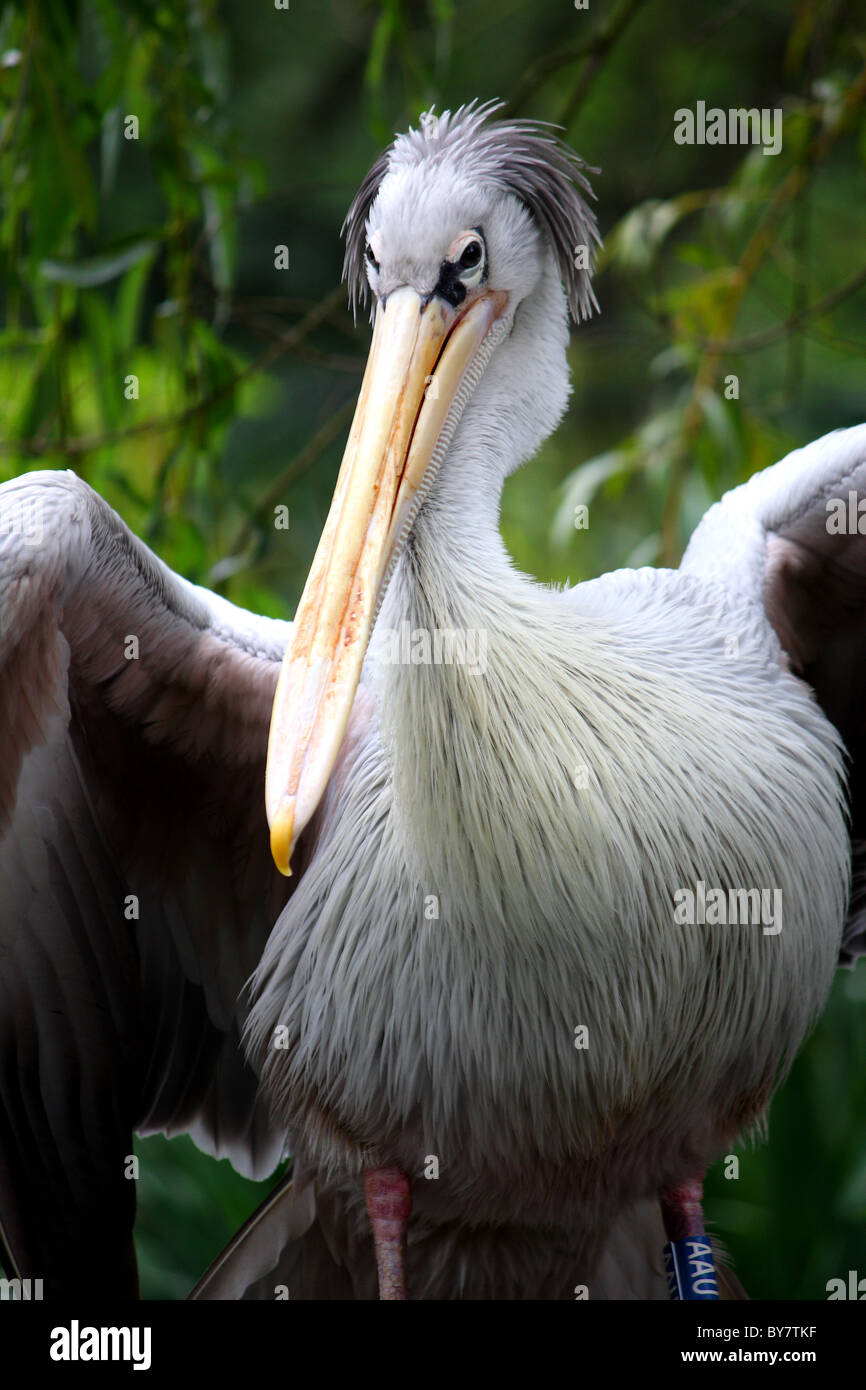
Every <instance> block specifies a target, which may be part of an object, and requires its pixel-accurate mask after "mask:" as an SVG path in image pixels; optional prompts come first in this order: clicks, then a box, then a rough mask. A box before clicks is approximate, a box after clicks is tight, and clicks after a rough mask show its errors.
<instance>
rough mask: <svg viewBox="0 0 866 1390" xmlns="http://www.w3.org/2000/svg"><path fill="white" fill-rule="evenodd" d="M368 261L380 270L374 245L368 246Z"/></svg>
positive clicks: (375, 268)
mask: <svg viewBox="0 0 866 1390" xmlns="http://www.w3.org/2000/svg"><path fill="white" fill-rule="evenodd" d="M367 261H368V263H369V264H370V265H371V266H372V267H373V269H374V270H378V269H379V262H378V261H377V260H376V257H375V256H374V255H373V248H372V246H368V247H367Z"/></svg>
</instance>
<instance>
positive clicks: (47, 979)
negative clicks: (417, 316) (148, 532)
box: [0, 473, 290, 1294]
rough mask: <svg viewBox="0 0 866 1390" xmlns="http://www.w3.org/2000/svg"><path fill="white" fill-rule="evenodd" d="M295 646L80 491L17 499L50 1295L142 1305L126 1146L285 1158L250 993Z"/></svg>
mask: <svg viewBox="0 0 866 1390" xmlns="http://www.w3.org/2000/svg"><path fill="white" fill-rule="evenodd" d="M288 632H289V625H288V624H285V623H279V622H274V621H271V620H268V619H264V618H256V617H253V616H252V615H251V614H248V613H245V612H243V611H242V610H240V609H237V608H235V607H234V606H233V605H231V604H229V603H226V602H225V601H224V600H222V599H220V598H218V597H216V596H215V595H213V594H210V593H208V592H207V591H205V590H202V589H198V588H196V587H194V586H193V585H191V584H188V583H186V582H185V581H183V580H181V579H179V578H178V577H177V576H176V575H174V574H172V573H171V571H170V570H168V569H167V568H166V567H165V566H164V565H163V564H161V562H160V561H159V560H157V559H156V557H155V556H154V555H152V554H151V552H150V551H149V550H148V549H147V548H146V547H145V546H144V545H142V544H141V543H140V542H139V541H138V540H137V539H136V538H135V537H134V536H133V535H132V534H131V532H130V531H129V530H128V529H127V527H126V526H125V525H124V524H123V522H122V521H121V520H120V519H119V517H118V516H116V515H115V513H114V512H112V511H111V509H110V508H109V507H108V506H107V505H106V504H105V503H104V502H103V501H102V500H101V499H100V498H99V497H98V496H97V495H96V494H95V493H94V492H93V491H92V490H91V489H90V488H89V487H87V486H86V484H84V483H83V482H81V481H80V480H79V479H78V478H77V477H75V475H74V474H71V473H31V474H28V475H25V476H24V477H22V478H19V479H16V480H15V481H13V482H11V483H7V484H5V485H4V486H3V487H0V691H2V697H0V1235H2V1244H3V1245H4V1246H5V1263H7V1264H11V1265H12V1268H13V1270H14V1271H15V1272H16V1273H18V1274H20V1275H21V1276H22V1277H28V1276H29V1277H34V1278H40V1277H41V1278H43V1279H45V1281H46V1284H45V1289H46V1292H49V1291H57V1290H59V1289H60V1288H69V1287H71V1286H75V1287H79V1288H80V1287H81V1286H82V1284H83V1285H84V1287H86V1288H87V1289H88V1292H90V1293H93V1292H95V1291H105V1290H110V1291H111V1292H113V1293H114V1294H117V1293H118V1292H119V1291H121V1290H122V1289H124V1288H126V1289H127V1290H128V1291H129V1292H134V1291H135V1287H136V1281H135V1272H134V1256H133V1255H132V1245H131V1227H132V1220H133V1215H134V1205H135V1203H134V1196H133V1193H134V1189H135V1184H134V1182H133V1181H130V1180H129V1170H128V1168H127V1167H126V1164H125V1159H126V1156H127V1155H128V1154H129V1153H130V1150H131V1136H132V1133H133V1132H139V1133H148V1132H153V1131H164V1132H165V1133H168V1134H173V1133H177V1132H179V1131H186V1132H188V1133H190V1134H191V1135H192V1136H193V1138H194V1139H195V1141H196V1143H198V1144H199V1145H200V1146H201V1147H202V1148H204V1149H205V1150H207V1151H208V1152H210V1153H212V1154H215V1155H217V1156H220V1157H221V1156H227V1157H229V1158H230V1159H231V1161H232V1162H233V1164H234V1165H235V1166H236V1167H237V1168H238V1169H239V1170H240V1171H241V1172H243V1173H246V1174H248V1175H250V1176H258V1177H261V1176H264V1175H265V1174H267V1173H268V1172H270V1171H271V1170H272V1169H273V1167H274V1165H275V1164H276V1162H277V1161H278V1159H279V1157H280V1155H281V1150H282V1145H283V1136H282V1135H281V1134H280V1133H279V1132H277V1131H276V1130H275V1129H274V1128H273V1126H272V1125H271V1124H270V1123H269V1121H268V1118H267V1112H266V1110H265V1108H264V1106H263V1104H262V1103H261V1102H260V1101H259V1100H258V1099H257V1086H256V1079H255V1077H254V1075H253V1073H252V1072H251V1070H250V1068H249V1067H248V1065H247V1063H246V1062H245V1060H244V1057H243V1053H242V1051H241V1048H240V1041H239V1039H240V1032H241V1029H242V1027H243V1023H244V1019H245V1010H244V1007H243V1004H242V1002H240V1001H239V994H240V992H241V990H242V988H243V985H244V982H245V981H246V979H247V977H248V976H249V975H250V973H251V972H252V970H253V969H254V968H255V966H256V965H257V963H258V960H259V956H260V954H261V951H262V948H263V946H264V943H265V940H266V938H267V935H268V933H269V931H270V928H271V926H272V924H273V922H274V921H275V920H276V917H277V916H278V914H279V911H280V909H281V908H282V906H283V905H284V903H285V901H286V898H287V895H288V892H289V888H290V884H288V883H287V882H286V881H285V880H284V879H282V878H281V877H280V876H279V875H278V874H277V872H276V870H275V869H274V868H273V865H272V863H271V859H270V855H269V852H268V834H267V826H266V822H265V815H264V800H263V788H264V763H265V754H266V746H267V733H268V724H269V716H270V709H271V703H272V699H273V693H274V688H275V685H276V679H277V674H278V670H279V661H280V658H281V656H282V652H283V649H284V646H285V642H286V638H287V635H288Z"/></svg>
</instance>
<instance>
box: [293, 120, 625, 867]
mask: <svg viewBox="0 0 866 1390" xmlns="http://www.w3.org/2000/svg"><path fill="white" fill-rule="evenodd" d="M498 106H499V103H495V102H494V103H487V104H485V105H481V106H477V105H475V104H471V105H469V106H466V107H461V108H460V110H458V111H457V112H456V113H454V114H452V113H450V112H444V113H443V114H442V115H441V116H435V115H434V114H433V113H432V112H430V113H427V114H426V115H425V116H423V117H422V118H421V121H420V125H419V129H417V130H415V129H410V130H409V131H408V132H407V133H406V134H405V135H400V136H398V137H397V139H396V140H395V141H394V142H393V144H392V145H391V146H390V148H389V149H388V150H387V151H386V152H385V153H384V154H383V155H382V156H381V157H380V158H379V159H378V160H377V161H376V163H375V164H374V165H373V167H372V169H371V170H370V172H369V173H368V175H367V177H366V178H365V180H364V182H363V184H362V185H361V188H360V190H359V192H358V194H357V196H356V198H355V200H354V202H353V203H352V206H351V208H350V209H349V213H348V215H347V217H346V221H345V224H344V229H343V230H344V232H345V236H346V256H345V263H344V268H343V273H344V278H345V279H346V280H347V282H348V286H349V292H350V295H351V298H352V302H353V305H354V306H355V308H356V309H357V306H358V304H359V303H364V302H366V301H367V300H371V301H372V305H373V341H372V344H371V347H370V356H369V360H368V363H367V368H366V372H365V374H364V380H363V384H362V386H361V394H360V397H359V400H358V406H357V409H356V412H355V417H354V420H353V423H352V428H351V431H350V434H349V439H348V443H347V445H346V451H345V454H344V456H343V462H342V465H341V468H340V473H339V476H338V479H337V485H336V490H335V492H334V498H333V502H332V504H331V509H330V512H329V515H328V519H327V522H326V524H325V528H324V531H323V533H322V538H321V540H320V542H319V546H318V549H317V551H316V555H315V558H314V560H313V565H312V568H311V570H310V574H309V577H308V579H307V583H306V586H305V588H304V592H303V594H302V596H301V601H300V604H299V605H298V610H297V614H296V616H295V624H294V629H293V634H292V640H291V642H290V645H289V648H288V650H287V652H286V655H285V659H284V661H283V666H282V670H281V672H280V679H279V683H278V686H277V692H276V697H275V701H274V710H273V716H272V720H271V731H270V741H269V747H268V767H267V778H266V792H265V795H266V808H267V814H268V822H269V825H270V828H271V848H272V851H273V855H274V859H275V862H276V864H277V867H278V868H279V869H280V870H281V871H282V872H283V873H288V872H289V864H290V861H291V856H292V852H293V849H294V846H295V844H296V842H297V839H298V836H299V835H300V834H301V832H302V830H303V829H304V827H305V826H306V825H307V824H308V822H309V820H310V818H311V816H312V815H313V813H314V812H315V809H316V807H317V805H318V803H319V800H320V798H321V796H322V793H323V792H324V789H325V786H326V784H327V781H328V778H329V776H330V773H331V770H332V768H333V766H334V762H335V759H336V757H337V753H338V751H339V747H340V744H341V742H342V739H343V735H344V733H345V729H346V724H347V721H348V718H349V713H350V711H351V708H352V702H353V700H354V697H355V692H356V690H357V686H358V682H359V679H360V674H361V667H362V665H363V661H364V656H365V653H366V651H367V646H368V643H369V640H370V634H371V632H372V629H373V624H374V622H375V619H376V615H377V613H378V610H379V607H380V605H381V602H382V599H383V597H384V594H385V591H386V589H387V586H388V582H389V580H390V577H391V574H392V573H393V571H394V567H395V565H396V563H397V560H398V558H399V556H400V554H401V552H402V550H403V548H404V546H405V545H406V542H407V540H408V537H409V535H410V533H411V530H412V527H413V525H414V523H415V520H416V517H417V516H418V512H419V510H420V508H421V507H422V506H423V505H424V503H425V501H426V499H428V498H430V497H431V494H435V493H436V491H437V490H438V491H440V492H441V491H442V490H443V489H444V488H445V487H446V484H450V486H451V490H452V492H453V489H454V485H455V482H456V483H457V484H458V485H459V489H460V490H462V491H463V492H466V491H467V490H472V489H477V490H479V491H480V492H484V493H485V494H486V495H491V496H492V495H496V496H497V498H498V490H499V489H500V488H501V484H502V481H503V480H504V477H505V475H506V474H507V473H508V472H510V471H512V469H513V468H515V467H517V466H518V465H519V464H520V463H521V462H523V461H524V460H525V459H526V458H528V457H530V455H531V454H532V453H534V452H535V450H536V449H537V447H538V445H539V444H540V443H541V441H542V440H543V439H544V438H545V437H546V436H547V435H548V434H549V433H550V432H551V430H553V429H554V428H555V426H556V424H557V423H558V421H559V419H560V417H561V415H562V412H563V410H564V408H565V404H566V400H567V397H568V390H569V386H568V371H567V364H566V356H565V348H566V343H567V337H568V309H569V307H570V309H571V312H572V314H573V315H574V317H575V319H580V318H583V317H586V316H588V314H589V313H590V312H591V310H592V308H593V307H597V306H596V301H595V297H594V295H593V291H592V286H591V283H590V270H589V264H590V260H591V257H592V253H593V251H594V248H595V246H596V244H597V243H598V240H599V238H598V232H597V229H596V223H595V218H594V216H593V214H592V212H591V210H590V209H589V207H588V206H587V203H586V201H585V197H584V195H586V194H590V195H591V190H590V187H589V183H588V181H587V179H586V176H585V174H584V173H583V163H582V161H581V160H580V159H579V158H578V156H577V155H576V154H574V152H573V151H571V150H570V149H568V148H567V146H565V145H563V144H562V143H561V142H560V141H558V140H557V139H556V138H555V136H554V135H553V134H552V133H551V132H550V129H549V128H548V127H545V126H543V125H538V124H536V123H534V122H529V121H511V122H509V121H495V120H491V116H492V115H493V113H494V112H495V111H496V110H497V109H498ZM470 422H472V424H473V425H475V426H477V425H478V424H479V422H481V423H482V424H483V429H482V431H481V434H482V437H483V439H484V442H485V447H483V448H480V449H478V450H476V451H475V452H474V456H473V458H472V460H471V463H470V464H469V465H467V463H466V460H465V456H464V455H465V451H464V452H463V453H461V454H460V457H459V463H460V466H461V470H462V471H461V476H460V478H459V479H455V478H454V477H453V476H452V477H450V478H449V464H452V465H455V464H456V462H457V461H458V459H457V451H456V450H454V449H453V448H452V445H453V444H454V441H455V435H456V432H457V431H458V430H461V431H463V432H465V431H466V429H467V427H468V426H469V425H470ZM491 473H492V474H495V475H498V476H491Z"/></svg>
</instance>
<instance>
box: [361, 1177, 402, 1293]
mask: <svg viewBox="0 0 866 1390" xmlns="http://www.w3.org/2000/svg"><path fill="white" fill-rule="evenodd" d="M364 1195H365V1196H366V1199H367V1215H368V1216H369V1218H370V1225H371V1226H372V1228H373V1241H374V1243H375V1246H376V1266H377V1268H378V1271H379V1297H380V1298H381V1299H405V1297H406V1233H407V1231H408V1229H409V1213H410V1211H411V1210H412V1194H411V1192H410V1190H409V1179H408V1178H407V1177H406V1174H405V1173H404V1172H403V1170H402V1168H368V1169H367V1171H366V1172H365V1174H364Z"/></svg>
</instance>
